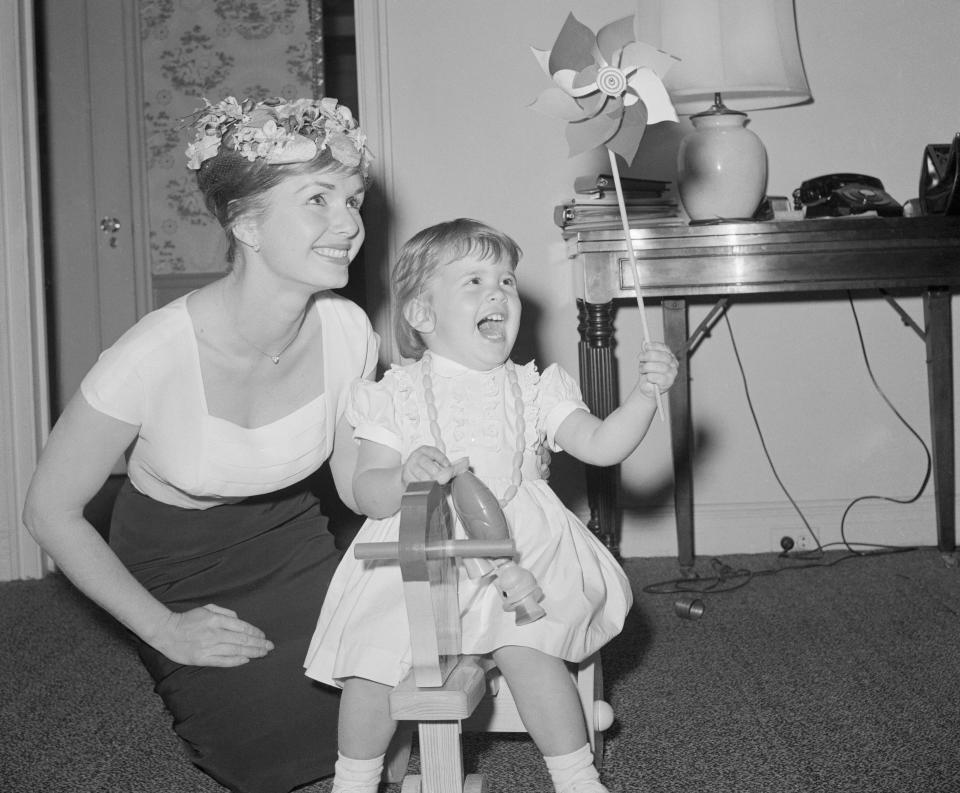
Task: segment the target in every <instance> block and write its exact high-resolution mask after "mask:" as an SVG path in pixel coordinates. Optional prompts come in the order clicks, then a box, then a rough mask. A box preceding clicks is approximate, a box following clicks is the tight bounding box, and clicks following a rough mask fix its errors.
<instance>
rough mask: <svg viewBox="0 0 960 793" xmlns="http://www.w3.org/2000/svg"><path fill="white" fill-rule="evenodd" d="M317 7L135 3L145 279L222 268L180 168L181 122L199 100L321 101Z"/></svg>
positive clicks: (220, 242)
mask: <svg viewBox="0 0 960 793" xmlns="http://www.w3.org/2000/svg"><path fill="white" fill-rule="evenodd" d="M319 9H320V2H319V0H316V2H308V0H256V2H254V0H140V17H141V28H140V29H141V39H142V41H141V46H142V51H143V97H144V100H143V104H144V107H143V118H144V126H145V137H146V144H147V158H148V161H147V191H148V203H149V217H150V256H151V265H150V271H151V274H153V275H164V274H168V273H210V272H221V271H223V270H224V269H225V268H226V261H225V254H226V243H225V242H224V237H223V232H222V230H221V229H220V226H219V225H218V224H217V222H216V221H215V220H214V219H213V217H211V216H210V214H209V213H208V212H207V210H206V207H204V205H203V199H202V197H201V195H200V192H199V191H198V190H197V188H196V177H195V175H194V173H193V172H192V171H188V170H187V167H186V158H185V157H184V154H183V152H184V149H185V148H186V146H187V143H188V142H189V141H190V139H191V137H192V132H191V131H190V129H189V127H188V126H185V124H184V121H183V119H184V118H186V117H187V116H189V115H190V114H191V113H193V111H194V110H196V109H197V108H199V107H200V106H202V105H203V101H202V98H203V97H206V98H208V99H209V100H210V101H211V102H217V101H219V100H220V99H223V98H224V97H226V96H237V97H241V96H248V97H254V98H256V99H263V98H265V97H268V96H283V97H286V98H288V99H292V98H295V97H300V96H314V95H321V94H322V92H323V90H322V82H323V73H322V66H323V47H322V41H321V30H322V24H321V18H320V16H321V12H320V10H319ZM314 86H316V91H315V88H314Z"/></svg>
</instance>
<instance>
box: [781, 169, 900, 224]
mask: <svg viewBox="0 0 960 793" xmlns="http://www.w3.org/2000/svg"><path fill="white" fill-rule="evenodd" d="M793 207H794V209H802V208H804V207H805V208H806V210H805V212H804V217H806V218H822V217H841V216H843V215H858V214H862V213H863V212H870V211H875V212H876V213H877V214H878V215H881V216H885V217H896V216H898V215H902V214H903V207H902V206H900V204H898V203H897V202H896V201H894V200H893V199H892V198H891V197H890V196H889V195H888V194H887V192H886V191H885V190H884V189H883V183H882V182H881V181H880V180H879V179H877V178H875V177H873V176H864V175H863V174H857V173H834V174H828V175H826V176H820V177H817V178H816V179H808V180H807V181H805V182H804V183H803V184H801V185H800V187H798V188H797V189H796V190H794V191H793Z"/></svg>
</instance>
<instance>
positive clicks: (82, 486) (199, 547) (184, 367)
mask: <svg viewBox="0 0 960 793" xmlns="http://www.w3.org/2000/svg"><path fill="white" fill-rule="evenodd" d="M194 120H195V129H196V137H195V138H194V140H193V142H192V143H191V144H190V146H189V148H188V152H187V154H188V163H189V165H190V167H192V168H193V169H194V170H196V172H197V176H198V183H199V185H200V188H201V191H202V192H203V194H204V198H205V201H206V204H207V207H208V208H209V209H210V211H211V213H212V214H213V215H214V216H215V217H216V218H217V220H218V221H219V222H220V224H221V226H222V227H223V230H224V233H225V234H226V237H227V241H228V254H227V257H228V259H229V261H230V265H231V267H230V270H229V272H228V273H227V274H226V275H225V276H224V277H222V278H220V279H218V280H216V281H214V282H212V283H210V284H208V285H206V286H204V287H202V288H201V289H198V290H196V291H194V292H191V293H190V294H188V295H185V296H183V297H181V298H178V299H177V300H174V301H173V302H171V303H169V304H168V305H166V306H164V307H162V308H160V309H157V310H156V311H154V312H152V313H150V314H147V315H146V316H145V317H144V318H143V319H142V320H140V322H138V323H137V324H136V325H134V327H133V328H131V329H130V330H129V331H127V332H126V333H125V334H124V335H123V336H122V337H121V338H120V339H119V341H117V343H116V344H114V345H113V346H112V347H110V348H109V349H108V350H106V351H105V352H104V353H103V355H102V356H101V357H100V360H99V361H98V362H97V363H96V364H95V366H94V367H93V368H92V369H91V370H90V372H89V373H88V374H87V376H86V377H85V378H84V380H83V382H82V384H81V387H80V390H79V392H78V393H77V394H76V395H75V396H74V397H73V399H72V400H71V401H70V403H69V404H68V406H67V408H66V410H65V411H64V413H63V415H62V416H61V418H60V420H59V421H58V423H57V425H56V426H55V427H54V429H53V431H52V433H51V435H50V439H49V442H48V444H47V446H46V448H45V449H44V451H43V454H42V456H41V459H40V462H39V465H38V467H37V471H36V474H35V476H34V478H33V481H32V483H31V487H30V491H29V493H28V495H27V500H26V506H25V510H24V520H25V522H26V525H27V526H28V528H29V529H30V531H31V532H32V533H33V535H34V537H35V538H36V539H37V541H38V542H39V543H40V544H41V545H42V546H43V548H44V549H45V550H46V551H47V552H48V553H49V554H50V555H51V556H52V557H53V558H54V560H55V561H56V562H57V564H58V566H59V568H60V569H61V570H62V571H63V572H64V573H65V574H66V575H67V576H68V577H69V578H70V579H71V580H72V581H73V582H74V583H75V584H76V585H77V587H78V588H79V589H80V590H82V591H83V592H84V593H86V594H87V595H88V596H89V597H90V598H91V599H93V600H94V601H96V602H97V603H98V604H100V605H101V606H102V607H103V608H105V609H106V610H107V611H109V612H110V613H111V614H112V615H113V616H114V617H116V619H118V620H119V621H120V622H121V623H122V624H123V625H125V626H126V627H127V628H128V629H130V631H132V633H133V634H134V635H135V637H136V639H137V643H138V648H139V651H140V656H141V658H142V659H143V662H144V664H145V665H146V667H147V669H148V670H149V671H150V673H151V674H152V675H153V677H154V679H155V680H156V690H157V692H158V693H159V694H160V696H161V697H162V698H163V700H164V703H165V704H166V706H167V708H168V710H169V711H170V712H171V714H172V715H173V723H174V729H175V730H176V731H177V733H178V734H179V736H180V737H181V738H182V740H183V742H184V745H185V747H186V749H187V751H188V754H189V756H190V757H191V758H192V759H193V761H194V762H195V763H196V764H197V765H198V766H200V767H201V768H202V769H203V770H204V771H206V772H207V773H208V774H210V775H211V776H212V777H214V778H215V779H217V780H218V781H220V782H221V783H222V784H224V785H225V786H227V787H228V788H229V789H231V790H234V791H239V792H241V793H287V791H289V790H291V789H293V788H294V787H298V786H301V785H304V784H306V783H308V782H311V781H313V780H315V779H318V778H320V777H322V776H325V775H328V774H330V773H332V771H333V764H334V761H335V759H336V741H335V736H336V719H337V709H338V698H337V696H336V694H335V693H334V692H332V691H330V690H327V689H323V688H322V687H320V686H318V685H316V684H314V683H312V682H311V681H309V680H308V679H307V678H306V677H304V675H303V668H302V664H303V659H304V656H305V653H306V648H307V643H308V640H309V636H310V632H311V630H312V628H313V625H314V624H315V621H316V615H317V614H318V612H319V609H320V604H321V602H322V601H323V598H324V595H325V591H326V586H327V583H328V582H329V580H330V577H331V575H332V573H333V569H334V567H335V565H336V563H337V559H338V557H339V554H340V552H339V550H338V548H337V545H336V542H335V538H334V537H333V536H332V535H331V534H330V533H325V532H324V531H323V525H324V519H323V516H322V515H321V514H320V506H319V502H318V500H317V496H316V494H315V493H314V492H313V490H312V489H311V487H310V485H309V477H310V476H311V475H312V474H313V473H314V472H315V471H317V469H319V468H320V466H321V465H322V464H323V463H324V462H325V461H327V460H328V459H329V461H330V470H331V472H332V474H333V478H334V482H335V483H336V486H337V491H338V492H339V494H340V497H341V499H342V500H343V501H344V502H345V503H346V504H348V505H352V504H353V495H352V487H351V474H352V471H353V468H354V462H355V454H356V452H355V447H354V444H353V442H352V441H351V439H350V438H349V436H348V435H347V434H346V433H347V429H346V425H345V424H344V423H343V422H342V420H341V416H342V412H343V404H344V400H343V399H342V398H341V397H342V394H343V393H344V391H345V389H346V386H347V384H348V383H349V382H351V381H352V380H354V379H359V378H371V377H372V376H373V374H374V371H375V368H376V364H377V352H378V338H377V336H376V334H375V333H374V332H373V330H372V328H371V326H370V323H369V321H368V320H367V318H366V316H365V315H364V313H363V312H362V311H361V310H360V309H359V307H357V306H356V305H355V304H353V303H352V302H350V301H349V300H347V299H345V298H343V297H340V296H338V295H337V294H335V293H333V292H332V291H331V290H332V289H335V288H337V287H340V286H343V285H344V284H345V283H346V282H347V277H348V272H349V269H348V268H349V265H350V263H351V261H352V260H353V259H354V257H355V256H356V254H357V252H358V250H359V248H360V245H361V244H362V242H363V238H364V228H363V221H362V219H361V217H360V206H361V204H362V201H363V195H364V190H365V187H366V172H367V163H368V159H369V156H368V152H367V149H366V146H365V143H364V136H363V134H362V132H361V131H360V129H359V127H358V126H357V124H356V122H355V121H354V119H353V116H352V114H351V113H350V111H349V110H347V109H346V108H344V107H343V106H341V105H339V104H338V103H337V101H336V100H334V99H322V100H319V101H317V100H311V99H301V100H294V101H289V102H288V101H285V100H280V99H277V100H265V101H261V102H254V101H250V100H236V99H232V98H229V99H227V100H224V101H223V102H221V103H219V104H217V105H210V104H209V103H208V104H207V105H206V106H205V107H203V108H201V109H200V110H199V111H198V112H197V113H196V114H195V117H194ZM128 449H129V453H128V463H127V480H126V482H125V483H124V485H123V486H122V488H121V490H120V493H119V495H118V497H117V501H116V504H115V507H114V512H113V519H112V523H111V527H110V533H109V545H107V543H106V542H105V541H104V540H103V539H102V538H101V536H100V534H99V533H98V532H97V531H96V530H95V529H94V527H93V526H91V525H90V523H88V522H87V521H86V520H85V519H84V518H83V517H82V512H83V506H84V504H86V503H87V502H88V501H89V500H90V499H91V498H92V496H93V495H94V494H95V493H96V492H97V490H98V489H99V488H100V486H101V485H102V484H103V482H104V480H105V479H106V478H107V476H108V475H109V473H110V472H111V469H112V467H113V463H114V461H115V460H116V459H117V458H118V457H120V456H121V455H123V454H124V451H125V450H128Z"/></svg>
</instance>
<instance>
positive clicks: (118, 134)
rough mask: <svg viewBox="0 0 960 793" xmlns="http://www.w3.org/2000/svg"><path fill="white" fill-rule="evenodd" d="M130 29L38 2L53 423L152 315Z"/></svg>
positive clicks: (134, 41)
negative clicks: (101, 358) (111, 352)
mask: <svg viewBox="0 0 960 793" xmlns="http://www.w3.org/2000/svg"><path fill="white" fill-rule="evenodd" d="M137 23H138V17H137V4H136V3H130V2H122V0H86V1H85V2H71V3H63V2H59V1H58V0H43V2H42V4H41V19H40V25H39V27H40V33H41V37H40V38H41V50H42V53H41V57H42V59H43V68H42V74H41V93H42V98H41V101H42V105H43V109H42V117H43V118H42V123H41V130H42V133H41V142H42V145H44V153H43V154H44V156H43V160H44V165H45V167H44V174H43V185H44V193H45V200H44V208H45V212H44V216H45V226H46V232H45V234H46V243H47V252H48V256H47V261H48V267H47V288H48V304H49V307H50V312H49V314H50V326H51V327H50V331H51V333H50V336H51V402H52V411H53V414H54V417H55V416H56V415H58V414H59V413H60V411H62V409H63V407H64V405H65V404H66V402H67V400H69V398H70V397H71V396H72V395H73V393H74V392H75V391H76V390H77V388H78V386H79V385H80V380H81V379H82V378H83V376H84V374H85V373H86V372H87V370H88V369H89V368H90V366H92V365H93V363H94V362H95V361H96V359H97V356H98V355H99V354H100V352H101V351H102V350H103V349H104V348H105V347H107V346H109V345H110V344H112V343H113V342H114V341H115V340H116V339H117V338H118V337H119V336H120V335H121V334H122V333H123V332H124V331H125V330H126V329H127V328H129V327H130V326H131V325H132V324H133V323H134V322H135V321H136V320H137V319H138V318H139V317H140V316H142V315H143V314H144V313H145V312H146V310H147V308H148V300H149V267H148V258H147V247H146V241H147V235H148V232H147V228H146V224H145V220H144V213H143V205H144V202H143V190H142V185H143V176H142V170H141V169H142V167H143V162H144V158H143V145H142V140H141V136H142V135H141V132H140V123H139V120H140V116H141V113H140V112H139V108H140V107H141V102H140V96H139V92H140V88H139V85H140V74H139V70H140V58H139V54H138V46H139V33H138V24H137ZM114 219H115V221H116V223H115V224H114ZM103 220H106V223H105V227H104V230H101V221H103ZM114 225H116V228H115V229H114Z"/></svg>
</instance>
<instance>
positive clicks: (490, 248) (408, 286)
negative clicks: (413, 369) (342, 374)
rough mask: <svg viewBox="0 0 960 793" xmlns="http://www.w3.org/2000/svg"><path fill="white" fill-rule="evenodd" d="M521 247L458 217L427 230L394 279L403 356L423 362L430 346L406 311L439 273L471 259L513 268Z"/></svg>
mask: <svg viewBox="0 0 960 793" xmlns="http://www.w3.org/2000/svg"><path fill="white" fill-rule="evenodd" d="M522 255H523V252H522V251H521V250H520V246H519V245H517V243H516V242H514V241H513V239H511V238H510V237H509V236H507V235H506V234H504V233H503V232H501V231H497V230H496V229H494V228H491V227H490V226H488V225H486V224H485V223H481V222H480V221H478V220H471V219H470V218H457V219H456V220H448V221H446V222H444V223H437V224H436V225H434V226H430V227H428V228H425V229H423V231H420V232H418V233H417V234H415V235H414V236H413V237H411V238H410V239H409V240H408V241H407V243H406V244H405V245H404V246H403V248H402V249H401V250H400V256H399V257H398V259H397V264H396V266H395V267H394V268H393V273H392V277H391V292H392V294H393V305H394V322H393V325H394V334H395V336H396V340H397V346H398V347H399V348H400V354H401V355H402V356H403V357H404V358H412V359H414V360H419V359H420V358H421V357H422V356H423V353H424V351H425V350H426V345H425V344H424V343H423V339H422V338H421V336H420V333H419V332H418V331H417V330H416V329H414V328H413V326H411V325H410V323H409V322H407V319H406V317H405V316H404V309H405V308H406V306H407V304H408V303H409V302H410V301H411V300H414V299H416V298H418V297H420V295H421V294H422V293H423V292H424V291H425V290H426V287H427V284H429V282H430V280H431V279H432V278H433V276H434V275H435V274H436V272H437V270H438V269H439V268H440V267H441V266H442V265H445V264H450V263H451V262H455V261H458V260H460V259H463V258H465V257H467V256H476V257H477V258H479V259H506V260H508V261H509V262H510V264H511V266H512V267H514V268H515V267H516V266H517V264H518V263H519V262H520V257H521V256H522Z"/></svg>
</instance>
